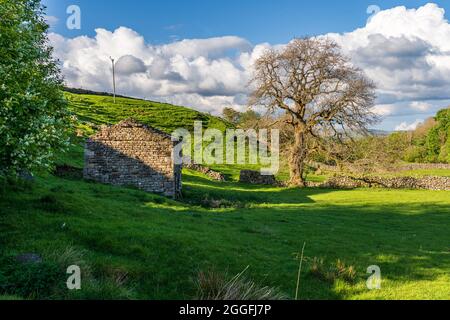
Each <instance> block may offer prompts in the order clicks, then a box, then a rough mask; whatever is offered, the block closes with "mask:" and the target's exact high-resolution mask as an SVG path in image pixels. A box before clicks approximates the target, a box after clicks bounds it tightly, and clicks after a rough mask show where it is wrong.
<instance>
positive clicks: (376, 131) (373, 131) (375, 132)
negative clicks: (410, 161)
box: [369, 129, 392, 137]
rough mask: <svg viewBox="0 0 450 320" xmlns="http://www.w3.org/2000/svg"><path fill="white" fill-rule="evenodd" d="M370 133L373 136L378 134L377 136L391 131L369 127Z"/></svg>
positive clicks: (386, 134)
mask: <svg viewBox="0 0 450 320" xmlns="http://www.w3.org/2000/svg"><path fill="white" fill-rule="evenodd" d="M369 131H370V133H371V134H373V135H374V136H379V137H385V136H388V135H390V134H391V133H392V131H387V130H377V129H371V130H369Z"/></svg>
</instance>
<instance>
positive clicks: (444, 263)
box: [0, 172, 450, 299]
mask: <svg viewBox="0 0 450 320" xmlns="http://www.w3.org/2000/svg"><path fill="white" fill-rule="evenodd" d="M13 189H14V190H13V191H11V190H10V189H8V191H6V192H5V191H3V192H4V193H3V194H2V197H1V200H0V206H1V208H2V210H1V212H2V213H1V215H0V227H1V229H2V232H1V235H0V245H1V248H2V255H3V256H9V257H12V256H15V255H17V254H21V253H25V252H37V253H39V254H41V255H42V256H43V257H44V261H46V262H48V264H49V265H50V266H53V265H54V266H56V267H58V268H59V269H58V268H57V269H56V270H59V271H60V272H61V274H60V276H62V277H64V273H63V272H64V269H63V267H64V266H66V265H70V264H79V265H81V266H82V270H83V268H84V269H86V270H89V274H88V275H87V279H84V281H85V282H83V289H82V290H81V291H77V292H74V291H68V290H67V289H64V287H63V286H62V285H63V284H64V282H62V280H60V281H59V282H58V281H55V283H53V285H54V287H52V286H50V287H51V288H52V289H51V290H50V291H48V292H44V293H39V291H38V293H36V292H33V291H32V290H31V289H28V290H25V289H23V290H22V291H20V290H19V291H18V292H15V291H14V290H13V291H12V292H11V291H10V292H3V294H8V295H10V296H17V295H19V296H22V297H24V298H30V297H39V298H62V299H64V298H89V299H93V298H101V299H111V298H132V299H180V298H192V297H194V296H195V293H196V290H195V279H196V276H197V274H198V272H199V271H205V270H211V269H212V270H217V271H219V272H223V273H226V272H227V273H228V274H237V273H239V272H240V271H242V270H243V269H244V268H246V267H247V266H250V267H249V269H248V271H247V273H248V276H249V277H251V279H253V280H254V281H256V282H258V283H260V284H261V285H268V286H274V287H278V288H279V289H280V290H281V291H282V292H283V293H285V294H286V295H287V296H288V297H290V298H292V297H293V295H294V290H295V284H296V271H297V267H298V261H297V260H295V259H294V258H295V257H294V254H295V253H297V252H299V251H300V250H301V247H302V245H303V243H304V242H305V241H306V242H307V245H306V251H305V257H306V263H305V266H304V272H303V274H302V280H301V293H300V296H301V298H302V299H448V298H450V296H449V294H450V275H449V272H448V271H449V270H450V247H449V244H450V233H449V232H448V231H449V230H448V226H449V224H450V210H449V208H450V197H449V193H448V192H443V191H442V192H435V191H408V190H405V191H398V190H397V191H392V190H352V191H333V190H321V189H308V190H296V189H277V188H269V187H260V186H247V185H241V184H239V183H235V182H230V183H218V182H213V181H210V180H208V179H206V178H205V177H203V176H201V175H199V174H195V173H193V172H185V174H184V194H185V202H175V201H172V200H168V199H166V198H162V197H159V196H155V195H151V194H146V193H144V192H140V191H137V190H131V189H125V188H116V187H111V186H104V185H99V184H94V183H87V182H83V181H81V180H77V179H63V178H57V177H53V176H47V177H40V178H38V179H37V182H36V183H35V184H34V185H33V186H13ZM211 200H216V202H215V203H218V204H219V205H218V207H217V208H214V207H211V206H209V203H210V201H211ZM314 257H317V258H321V259H324V261H325V263H326V264H332V263H334V262H335V261H336V260H337V259H340V260H341V261H343V262H344V263H345V264H347V265H351V266H353V267H354V268H355V270H356V278H355V281H354V283H348V282H345V281H343V280H341V279H336V281H332V282H330V281H326V280H323V279H321V278H319V277H316V276H315V275H313V274H311V273H310V272H309V268H310V267H311V261H312V260H313V258H314ZM370 265H378V266H380V268H381V272H382V289H381V290H375V291H370V290H368V289H367V288H366V287H365V281H366V279H367V277H368V274H366V269H367V267H368V266H370ZM4 267H5V265H4V264H1V267H0V268H4ZM17 267H18V268H20V266H16V268H17ZM2 272H3V276H4V277H5V274H7V270H1V269H0V275H2ZM44 274H45V273H44ZM51 278H52V277H51ZM53 278H58V277H57V276H54V277H53ZM53 278H52V279H53ZM19 283H21V282H19ZM26 283H28V282H26ZM32 288H33V287H32ZM30 290H31V291H30ZM20 294H22V295H20ZM29 295H30V296H29Z"/></svg>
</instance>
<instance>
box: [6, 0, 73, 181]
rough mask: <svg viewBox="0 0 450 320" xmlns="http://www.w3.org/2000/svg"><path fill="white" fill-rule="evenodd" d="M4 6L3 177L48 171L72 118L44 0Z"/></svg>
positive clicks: (11, 3)
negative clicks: (53, 55) (50, 39)
mask: <svg viewBox="0 0 450 320" xmlns="http://www.w3.org/2000/svg"><path fill="white" fill-rule="evenodd" d="M0 3H1V5H0V17H1V19H0V34H1V37H0V57H1V59H0V88H1V90H0V109H1V113H0V154H1V157H0V171H2V172H0V174H10V173H17V172H19V171H20V170H29V171H32V170H38V169H39V170H41V169H49V168H50V167H51V163H52V160H53V157H54V152H55V150H59V149H63V148H64V147H65V146H67V141H68V140H67V135H66V131H67V130H66V129H67V128H68V126H69V118H68V116H67V111H66V101H65V99H64V95H63V92H62V90H61V89H62V78H61V76H60V71H59V69H58V64H57V62H56V61H55V60H54V59H53V58H52V49H51V47H49V45H48V39H47V29H48V25H47V24H46V22H45V17H44V16H45V13H44V10H43V8H42V7H41V4H40V1H39V0H16V1H4V0H1V1H0Z"/></svg>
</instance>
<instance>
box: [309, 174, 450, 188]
mask: <svg viewBox="0 0 450 320" xmlns="http://www.w3.org/2000/svg"><path fill="white" fill-rule="evenodd" d="M317 186H318V187H321V188H335V189H353V188H389V189H425V190H450V177H422V178H415V177H393V178H387V177H365V178H355V177H349V176H336V177H331V178H330V179H328V180H327V181H326V182H325V183H323V184H320V185H317Z"/></svg>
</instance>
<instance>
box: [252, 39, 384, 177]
mask: <svg viewBox="0 0 450 320" xmlns="http://www.w3.org/2000/svg"><path fill="white" fill-rule="evenodd" d="M252 84H253V85H254V87H255V90H254V91H253V92H252V94H251V97H250V101H249V102H250V105H254V106H264V107H266V108H267V110H268V111H269V112H275V111H276V110H277V109H278V110H283V111H284V112H286V116H285V117H283V118H282V119H283V121H284V123H285V124H288V125H290V126H292V129H293V130H292V135H293V137H294V140H295V142H294V143H293V149H292V152H295V154H292V156H293V157H292V158H293V159H294V160H292V162H293V163H295V164H296V165H298V166H302V164H301V163H302V161H304V159H295V157H299V156H300V157H302V156H303V155H305V154H306V153H307V152H306V151H305V150H304V149H305V148H306V147H307V145H306V143H304V141H305V136H310V137H313V138H316V139H319V136H320V135H321V134H323V133H325V132H327V133H328V134H330V133H331V134H332V136H333V137H337V138H338V139H339V140H343V138H344V137H346V136H347V137H350V138H351V137H352V135H354V132H355V131H357V132H366V131H367V126H368V125H371V124H373V123H375V122H377V121H378V118H377V116H376V115H375V114H374V113H373V112H372V111H371V110H372V108H373V105H374V101H375V93H374V91H375V85H374V84H373V82H372V81H370V80H369V79H367V78H366V77H365V75H364V73H363V72H362V71H361V70H360V69H358V68H356V67H354V66H353V65H352V64H351V63H350V61H349V59H348V58H347V57H345V56H343V55H342V54H341V52H340V48H339V46H338V45H337V44H336V43H335V42H334V41H332V40H329V39H318V38H301V39H294V40H293V41H291V42H290V43H289V44H288V45H287V46H286V47H285V48H284V49H283V50H279V51H276V50H269V51H267V52H266V53H265V54H263V55H262V56H261V57H260V58H259V59H258V60H257V61H256V63H255V65H254V77H253V79H252ZM300 169H301V168H300ZM294 171H295V170H294ZM297 171H299V170H297ZM300 171H301V170H300ZM292 172H293V171H291V173H292ZM300 173H301V172H300ZM300 180H301V179H300Z"/></svg>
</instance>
